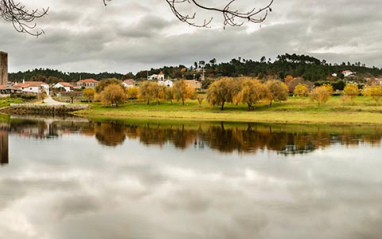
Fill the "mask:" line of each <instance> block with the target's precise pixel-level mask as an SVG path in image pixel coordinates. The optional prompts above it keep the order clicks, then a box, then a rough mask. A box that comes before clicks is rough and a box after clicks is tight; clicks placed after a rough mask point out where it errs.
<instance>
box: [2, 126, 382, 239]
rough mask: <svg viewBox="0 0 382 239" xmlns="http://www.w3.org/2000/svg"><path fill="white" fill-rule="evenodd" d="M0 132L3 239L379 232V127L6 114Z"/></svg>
mask: <svg viewBox="0 0 382 239" xmlns="http://www.w3.org/2000/svg"><path fill="white" fill-rule="evenodd" d="M1 130H2V131H3V132H4V133H3V134H2V135H4V136H5V135H8V140H9V147H10V150H9V155H10V161H11V163H10V164H9V165H8V166H7V167H1V168H0V192H1V193H0V218H1V219H2V221H1V223H0V238H3V237H4V238H12V239H19V238H20V239H21V238H22V239H41V238H50V239H66V238H70V239H72V238H73V239H77V238H78V239H79V238H81V239H88V238H89V239H93V238H118V239H119V238H120V239H126V238H127V239H141V238H147V239H178V238H182V239H195V238H198V239H210V238H222V239H230V238H235V239H248V238H260V239H269V238H270V239H279V238H283V239H284V238H286V239H303V238H313V239H321V238H335V239H337V238H351V239H356V238H380V235H381V233H382V230H381V227H380V225H381V223H382V204H381V203H380V199H381V198H382V190H381V189H382V187H381V185H382V175H381V173H380V168H382V160H381V159H380V154H381V152H382V149H381V147H380V145H381V134H380V130H379V128H378V127H365V128H363V127H357V128H352V127H328V126H309V127H302V126H286V125H258V124H229V123H224V124H220V123H217V124H215V123H196V124H195V123H192V124H183V123H182V124H172V125H169V124H160V123H152V122H150V123H142V122H127V123H126V122H125V123H119V122H109V123H106V122H92V121H88V120H81V119H65V120H61V119H48V120H45V119H40V120H35V119H29V120H24V119H12V120H11V121H10V122H9V123H7V124H6V125H5V126H4V127H2V128H1ZM4 139H5V138H4ZM3 142H5V141H3ZM376 146H379V147H376ZM293 153H294V154H295V156H293V159H296V160H285V159H286V158H287V159H290V156H289V155H290V154H293ZM285 155H288V156H285ZM366 156H367V157H366ZM278 159H283V160H278ZM291 229H292V230H291Z"/></svg>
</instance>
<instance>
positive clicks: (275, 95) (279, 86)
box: [266, 80, 289, 105]
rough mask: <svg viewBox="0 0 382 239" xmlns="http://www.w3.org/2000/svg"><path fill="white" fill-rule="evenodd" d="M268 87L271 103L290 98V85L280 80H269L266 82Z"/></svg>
mask: <svg viewBox="0 0 382 239" xmlns="http://www.w3.org/2000/svg"><path fill="white" fill-rule="evenodd" d="M266 87H267V88H268V89H269V92H270V105H271V104H272V101H275V102H279V101H286V100H288V93H289V90H288V86H287V85H286V84H284V83H282V82H281V81H279V80H269V81H267V82H266Z"/></svg>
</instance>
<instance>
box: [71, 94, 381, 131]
mask: <svg viewBox="0 0 382 239" xmlns="http://www.w3.org/2000/svg"><path fill="white" fill-rule="evenodd" d="M75 114H76V115H78V116H83V117H89V118H93V119H118V120H123V119H137V118H140V119H164V120H186V121H194V120H195V121H201V120H202V121H226V122H229V121H231V122H262V123H295V124H355V125H366V124H371V125H382V106H375V102H373V101H372V100H371V99H368V98H365V97H358V98H357V99H355V101H354V103H349V102H347V103H343V102H342V101H341V99H340V98H339V97H332V99H331V100H330V101H329V102H327V103H326V104H325V105H322V106H317V104H314V103H311V102H309V100H308V99H303V100H300V99H296V98H290V99H289V100H288V101H287V102H282V103H274V104H273V105H272V107H270V108H267V107H265V106H264V105H259V106H258V107H257V109H255V110H254V111H248V110H247V108H246V107H245V106H244V105H239V106H236V105H232V104H228V105H227V107H226V108H225V109H224V110H223V111H221V110H220V109H219V107H210V106H209V105H208V104H207V102H203V104H202V106H201V107H199V104H198V102H197V101H187V102H186V105H184V106H183V105H181V104H180V103H178V102H173V104H171V103H170V102H161V104H159V105H157V104H152V105H146V104H145V103H136V104H134V103H126V104H123V105H121V106H120V107H118V108H114V107H103V106H101V105H100V104H99V103H94V104H92V109H90V110H83V111H78V112H76V113H75Z"/></svg>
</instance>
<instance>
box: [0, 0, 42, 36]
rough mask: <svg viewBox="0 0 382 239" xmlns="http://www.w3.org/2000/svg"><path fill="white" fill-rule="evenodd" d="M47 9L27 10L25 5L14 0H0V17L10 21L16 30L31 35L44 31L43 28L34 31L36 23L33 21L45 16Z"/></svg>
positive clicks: (38, 34) (37, 34)
mask: <svg viewBox="0 0 382 239" xmlns="http://www.w3.org/2000/svg"><path fill="white" fill-rule="evenodd" d="M48 10H49V8H47V9H44V8H43V9H41V10H39V9H32V10H28V9H26V7H25V5H23V4H21V3H19V2H14V0H0V18H3V19H4V20H5V21H6V22H11V23H12V25H13V27H14V28H15V29H16V31H18V32H23V33H27V34H30V35H33V36H40V35H41V34H43V33H44V31H43V30H36V31H35V28H36V23H34V21H35V20H36V19H38V18H41V17H43V16H45V15H46V14H47V13H48Z"/></svg>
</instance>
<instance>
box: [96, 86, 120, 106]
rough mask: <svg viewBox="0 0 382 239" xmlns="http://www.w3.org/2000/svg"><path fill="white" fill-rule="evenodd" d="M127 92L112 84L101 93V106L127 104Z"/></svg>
mask: <svg viewBox="0 0 382 239" xmlns="http://www.w3.org/2000/svg"><path fill="white" fill-rule="evenodd" d="M125 100H126V92H125V90H124V89H123V88H121V86H120V85H119V84H110V85H108V86H106V88H105V89H104V90H103V91H102V93H101V104H103V105H115V106H116V107H118V104H121V103H123V102H125Z"/></svg>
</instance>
